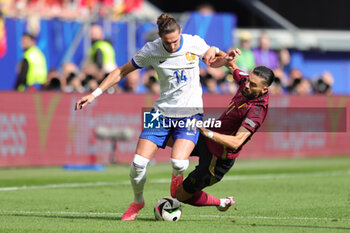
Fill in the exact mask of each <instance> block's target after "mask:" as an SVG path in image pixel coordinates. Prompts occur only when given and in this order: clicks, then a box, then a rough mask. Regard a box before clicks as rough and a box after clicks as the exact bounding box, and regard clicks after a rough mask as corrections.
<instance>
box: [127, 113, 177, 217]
mask: <svg viewBox="0 0 350 233" xmlns="http://www.w3.org/2000/svg"><path fill="white" fill-rule="evenodd" d="M161 117H162V116H160V118H161ZM169 134H170V129H167V128H164V127H162V125H160V127H159V128H158V127H157V128H144V129H143V131H142V133H141V135H140V139H139V141H138V144H137V147H136V154H135V157H134V160H133V162H132V164H131V166H130V181H131V185H132V188H133V191H134V202H133V203H131V205H130V206H129V208H128V209H127V210H126V211H125V213H124V214H123V216H122V220H134V219H135V217H136V215H137V213H138V212H139V210H140V209H142V208H143V206H144V198H143V188H144V184H145V182H146V169H147V165H148V162H149V161H150V159H151V158H152V157H153V155H154V154H155V153H156V152H157V150H158V148H159V147H162V148H165V146H166V143H167V140H168V138H169Z"/></svg>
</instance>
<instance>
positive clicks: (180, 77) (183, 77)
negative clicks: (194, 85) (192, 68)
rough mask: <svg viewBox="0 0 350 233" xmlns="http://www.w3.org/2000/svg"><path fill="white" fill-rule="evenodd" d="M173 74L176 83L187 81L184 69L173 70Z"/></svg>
mask: <svg viewBox="0 0 350 233" xmlns="http://www.w3.org/2000/svg"><path fill="white" fill-rule="evenodd" d="M174 76H175V78H176V81H177V83H180V82H186V81H187V77H186V75H184V70H181V72H180V71H174Z"/></svg>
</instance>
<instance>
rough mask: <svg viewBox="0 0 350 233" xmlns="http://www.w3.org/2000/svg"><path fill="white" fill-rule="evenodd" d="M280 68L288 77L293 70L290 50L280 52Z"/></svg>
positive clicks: (284, 49)
mask: <svg viewBox="0 0 350 233" xmlns="http://www.w3.org/2000/svg"><path fill="white" fill-rule="evenodd" d="M278 58H279V68H280V69H281V70H282V71H283V72H284V73H285V74H286V75H287V76H288V75H289V73H290V70H291V64H290V53H289V51H288V49H286V48H283V49H281V50H280V51H279V52H278Z"/></svg>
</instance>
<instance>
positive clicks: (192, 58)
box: [186, 52, 196, 61]
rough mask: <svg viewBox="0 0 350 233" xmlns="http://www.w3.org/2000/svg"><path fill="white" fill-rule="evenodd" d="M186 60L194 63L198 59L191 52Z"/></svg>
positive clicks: (187, 54)
mask: <svg viewBox="0 0 350 233" xmlns="http://www.w3.org/2000/svg"><path fill="white" fill-rule="evenodd" d="M186 59H187V60H188V61H193V60H194V59H196V55H194V54H192V53H190V52H187V53H186Z"/></svg>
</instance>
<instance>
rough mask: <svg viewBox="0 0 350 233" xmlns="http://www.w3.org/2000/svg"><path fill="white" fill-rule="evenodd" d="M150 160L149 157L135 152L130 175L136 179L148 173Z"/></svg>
mask: <svg viewBox="0 0 350 233" xmlns="http://www.w3.org/2000/svg"><path fill="white" fill-rule="evenodd" d="M148 162H149V159H147V158H145V157H142V156H141V155H138V154H135V156H134V159H133V161H132V163H131V168H130V177H131V178H133V179H136V180H138V179H141V177H142V176H143V175H144V174H145V173H146V168H147V164H148Z"/></svg>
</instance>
